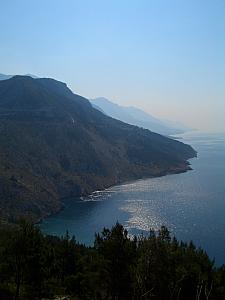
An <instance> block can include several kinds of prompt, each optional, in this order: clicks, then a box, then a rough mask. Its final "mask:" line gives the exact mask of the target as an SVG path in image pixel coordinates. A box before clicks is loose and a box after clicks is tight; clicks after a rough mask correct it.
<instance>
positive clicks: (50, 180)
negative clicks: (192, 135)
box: [0, 76, 196, 220]
mask: <svg viewBox="0 0 225 300" xmlns="http://www.w3.org/2000/svg"><path fill="white" fill-rule="evenodd" d="M194 156H196V152H195V151H194V150H193V149H192V148H191V147H190V146H188V145H185V144H183V143H181V142H178V141H173V140H171V139H169V138H166V137H163V136H161V135H159V134H156V133H152V132H150V131H149V130H146V129H140V128H138V127H137V126H132V125H129V124H126V123H124V122H121V121H118V120H115V119H113V118H111V117H108V116H106V115H104V114H103V113H101V112H100V111H98V110H96V109H94V108H93V107H92V105H91V104H90V102H89V101H88V100H87V99H86V98H84V97H82V96H79V95H76V94H74V93H73V92H72V91H71V90H70V89H69V88H68V87H67V86H66V84H65V83H62V82H59V81H56V80H54V79H43V78H41V79H32V78H31V77H28V76H14V77H12V78H10V79H8V80H3V81H0V217H2V218H5V219H7V220H15V219H17V218H19V217H21V216H26V217H30V218H32V219H33V220H38V219H40V218H43V217H45V216H47V215H49V214H52V213H55V212H57V211H58V210H60V209H61V208H62V207H63V205H64V201H63V200H62V199H66V198H74V197H79V196H81V195H87V194H89V193H91V192H93V191H94V190H97V189H98V190H99V189H104V188H106V187H109V186H111V185H115V184H119V183H122V182H124V181H128V180H135V179H139V178H143V177H151V176H161V175H163V174H170V173H177V172H184V171H187V170H189V169H190V166H189V163H188V161H187V160H188V159H189V158H191V157H194Z"/></svg>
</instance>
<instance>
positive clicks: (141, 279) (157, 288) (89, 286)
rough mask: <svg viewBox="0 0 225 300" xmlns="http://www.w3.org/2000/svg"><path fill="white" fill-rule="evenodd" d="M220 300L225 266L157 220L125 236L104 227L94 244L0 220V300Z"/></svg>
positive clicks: (120, 228)
mask: <svg viewBox="0 0 225 300" xmlns="http://www.w3.org/2000/svg"><path fill="white" fill-rule="evenodd" d="M55 295H70V297H71V299H77V300H78V299H80V300H81V299H87V300H88V299H93V300H97V299H99V300H103V299H105V300H106V299H107V300H108V299H114V300H120V299H121V300H125V299H129V300H130V299H131V300H132V299H133V300H136V299H137V300H138V299H144V300H147V299H155V300H164V299H165V300H167V299H170V300H175V299H176V300H178V299H184V300H191V299H196V300H202V299H206V300H208V299H225V298H224V295H225V268H224V267H221V268H215V267H214V263H213V261H211V260H210V259H209V257H208V256H207V254H206V253H205V252H204V251H203V250H201V249H197V248H196V247H195V246H194V245H193V243H192V242H190V243H189V244H186V243H183V242H178V241H177V240H176V239H175V238H173V239H172V238H171V236H170V234H169V232H168V230H167V229H166V228H165V227H162V228H161V230H160V231H159V232H158V233H156V232H154V231H150V233H149V236H148V237H143V236H141V237H138V238H137V237H134V238H130V237H129V236H128V233H127V231H126V230H125V229H124V228H123V226H122V225H120V224H118V223H117V224H116V225H115V226H114V227H113V228H112V229H111V230H109V229H104V230H103V232H102V233H101V234H97V235H96V237H95V243H94V247H85V246H84V245H80V244H78V243H77V242H76V241H75V239H74V238H73V237H72V238H70V237H69V235H68V234H66V235H65V236H64V237H61V238H59V237H55V236H44V235H43V234H42V233H41V232H40V230H39V229H38V228H37V227H35V226H33V225H32V224H30V223H27V222H22V223H21V224H20V226H18V228H13V229H12V228H9V227H1V231H0V299H1V300H11V299H15V300H18V299H21V300H26V299H27V300H28V299H32V300H33V299H44V298H48V299H54V297H55Z"/></svg>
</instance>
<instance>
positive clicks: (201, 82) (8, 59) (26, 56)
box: [0, 0, 225, 131]
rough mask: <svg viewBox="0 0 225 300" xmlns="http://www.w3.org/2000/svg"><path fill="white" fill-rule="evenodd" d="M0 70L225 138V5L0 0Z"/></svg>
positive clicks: (177, 0) (185, 0)
mask: <svg viewBox="0 0 225 300" xmlns="http://www.w3.org/2000/svg"><path fill="white" fill-rule="evenodd" d="M0 73H5V74H25V73H33V74H36V75H38V76H46V77H53V78H56V79H59V80H62V81H65V82H67V83H68V85H69V86H70V87H71V88H72V89H73V91H74V92H76V93H79V94H81V95H83V96H86V97H91V98H93V97H97V96H105V97H107V98H109V99H112V100H114V101H115V102H117V103H120V104H122V105H135V106H138V107H140V108H143V109H144V110H146V111H148V112H149V113H151V114H153V115H155V116H158V117H162V118H167V119H172V120H178V121H182V122H184V123H186V124H188V125H190V126H191V127H195V128H200V129H204V130H217V131H225V1H224V0H102V1H100V0H89V1H86V0H79V1H78V0H70V1H69V0H26V1H25V0H0Z"/></svg>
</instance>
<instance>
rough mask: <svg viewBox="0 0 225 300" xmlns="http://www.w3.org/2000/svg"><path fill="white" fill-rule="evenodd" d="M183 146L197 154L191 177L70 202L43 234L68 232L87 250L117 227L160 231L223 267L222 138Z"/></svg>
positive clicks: (189, 139) (195, 136) (195, 137)
mask: <svg viewBox="0 0 225 300" xmlns="http://www.w3.org/2000/svg"><path fill="white" fill-rule="evenodd" d="M183 137H184V139H183V141H184V142H186V143H188V144H190V145H192V146H193V147H194V148H195V150H197V151H198V158H194V159H192V160H190V162H191V165H192V168H193V171H189V172H187V173H183V174H175V175H168V176H164V177H159V178H151V179H145V180H138V181H135V182H132V183H128V184H124V185H120V186H115V187H112V188H110V189H107V190H105V191H102V192H97V193H94V194H93V195H91V196H90V197H87V198H85V199H78V200H77V199H73V200H71V201H70V202H69V203H68V205H67V207H66V208H65V209H64V210H63V211H61V212H60V213H58V214H56V215H54V216H51V217H49V218H47V219H45V220H44V221H43V222H42V223H41V225H40V227H41V229H42V230H43V232H45V233H49V234H57V235H62V234H64V233H65V232H66V230H68V231H69V233H70V234H71V235H75V237H76V239H77V240H78V241H79V242H82V243H86V244H92V242H93V240H94V233H95V232H99V231H101V230H102V228H103V227H104V226H105V227H111V226H112V225H113V224H115V222H116V221H119V222H121V223H122V224H124V226H125V227H126V228H127V229H128V230H129V233H130V234H134V233H135V234H139V233H141V232H143V233H147V232H148V230H149V229H150V228H154V229H156V230H157V229H159V228H160V226H161V225H165V226H167V227H168V228H169V230H170V231H171V232H172V234H175V235H176V237H177V238H178V239H182V240H184V241H189V240H193V241H194V243H195V244H197V245H198V246H201V247H203V248H204V249H205V250H206V251H207V252H208V254H209V255H210V256H211V257H215V258H216V263H217V264H222V263H225V234H224V229H225V134H210V135H209V134H200V133H192V134H186V135H184V136H183Z"/></svg>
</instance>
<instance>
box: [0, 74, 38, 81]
mask: <svg viewBox="0 0 225 300" xmlns="http://www.w3.org/2000/svg"><path fill="white" fill-rule="evenodd" d="M13 76H15V75H5V74H1V73H0V80H6V79H10V78H12V77H13ZM24 76H29V77H32V78H34V79H36V78H38V77H37V76H36V75H33V74H26V75H24Z"/></svg>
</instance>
